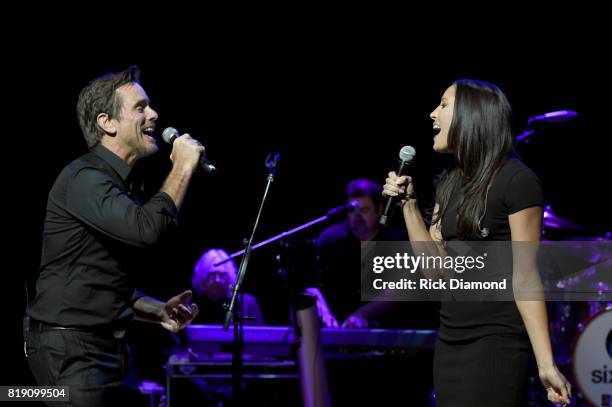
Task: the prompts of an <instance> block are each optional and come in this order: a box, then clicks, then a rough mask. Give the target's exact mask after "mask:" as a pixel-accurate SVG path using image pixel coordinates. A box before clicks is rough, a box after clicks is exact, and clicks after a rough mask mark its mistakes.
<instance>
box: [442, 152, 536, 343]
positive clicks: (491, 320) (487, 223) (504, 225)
mask: <svg viewBox="0 0 612 407" xmlns="http://www.w3.org/2000/svg"><path fill="white" fill-rule="evenodd" d="M458 200H459V195H458V191H454V193H453V195H452V198H451V204H450V205H449V207H448V210H447V211H446V214H445V216H444V219H442V228H441V232H442V236H443V238H444V240H445V241H452V240H458V237H457V221H456V219H457V202H458ZM542 205H544V198H543V193H542V188H541V185H540V182H539V180H538V178H537V177H536V176H535V174H533V172H531V170H529V168H527V167H526V166H525V165H524V164H523V163H521V162H520V161H518V160H516V159H509V160H508V161H507V162H506V164H505V165H504V166H503V167H502V168H501V169H500V170H499V172H498V174H497V176H496V177H495V180H494V181H493V184H492V185H491V188H490V190H489V194H488V199H487V205H486V214H485V217H484V219H483V222H482V225H481V226H482V227H483V228H484V227H486V228H488V229H489V236H487V237H486V240H499V241H510V240H511V236H510V223H509V220H508V216H509V215H511V214H512V213H515V212H518V211H520V210H522V209H525V208H528V207H531V206H542ZM471 240H474V241H476V240H484V239H483V238H482V237H481V236H472V237H471ZM491 334H515V335H523V334H525V327H524V325H523V320H522V319H521V316H520V314H519V312H518V309H517V308H516V304H515V303H514V302H482V303H479V302H457V301H443V302H442V304H441V308H440V337H441V338H442V339H444V340H446V341H465V340H471V339H476V338H479V337H482V336H486V335H491Z"/></svg>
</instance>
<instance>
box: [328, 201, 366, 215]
mask: <svg viewBox="0 0 612 407" xmlns="http://www.w3.org/2000/svg"><path fill="white" fill-rule="evenodd" d="M357 208H359V201H351V202H349V203H347V204H346V205H341V206H338V207H335V208H333V209H330V210H328V211H327V216H328V217H332V216H336V215H342V214H344V213H346V212H350V211H352V210H355V209H357Z"/></svg>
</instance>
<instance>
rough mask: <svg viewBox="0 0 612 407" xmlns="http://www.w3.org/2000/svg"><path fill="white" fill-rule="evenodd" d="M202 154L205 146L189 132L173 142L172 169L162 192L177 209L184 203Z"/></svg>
mask: <svg viewBox="0 0 612 407" xmlns="http://www.w3.org/2000/svg"><path fill="white" fill-rule="evenodd" d="M202 154H204V147H203V146H202V144H200V142H199V141H197V140H195V139H192V138H191V137H190V136H189V134H184V135H182V136H181V137H179V138H177V139H176V140H174V143H173V144H172V154H170V160H172V170H171V171H170V174H168V177H166V180H165V181H164V185H163V186H162V188H161V190H160V192H165V193H167V194H168V195H169V196H170V198H171V199H172V201H174V204H175V205H176V207H177V209H180V208H181V206H182V205H183V200H184V198H185V194H186V193H187V187H188V186H189V182H190V181H191V176H192V175H193V173H194V172H195V170H196V168H197V166H198V162H199V161H200V156H201V155H202Z"/></svg>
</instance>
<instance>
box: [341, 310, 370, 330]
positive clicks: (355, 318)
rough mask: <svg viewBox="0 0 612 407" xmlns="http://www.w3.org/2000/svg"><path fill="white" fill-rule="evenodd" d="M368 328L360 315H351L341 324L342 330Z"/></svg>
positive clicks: (366, 322)
mask: <svg viewBox="0 0 612 407" xmlns="http://www.w3.org/2000/svg"><path fill="white" fill-rule="evenodd" d="M367 327H368V321H367V320H366V319H365V318H363V317H362V316H360V315H357V314H353V315H349V317H348V318H347V319H346V321H344V322H343V323H342V328H358V329H363V328H367Z"/></svg>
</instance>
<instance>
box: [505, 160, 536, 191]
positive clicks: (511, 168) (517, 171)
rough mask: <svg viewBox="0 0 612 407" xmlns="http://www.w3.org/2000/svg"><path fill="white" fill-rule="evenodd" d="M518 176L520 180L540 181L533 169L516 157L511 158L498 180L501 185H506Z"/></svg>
mask: <svg viewBox="0 0 612 407" xmlns="http://www.w3.org/2000/svg"><path fill="white" fill-rule="evenodd" d="M517 176H519V177H520V178H532V179H535V180H538V176H537V175H536V174H535V173H534V172H533V171H532V170H531V168H529V167H528V166H527V165H526V164H525V163H523V162H522V161H521V160H519V159H518V158H515V157H510V158H508V159H507V160H506V162H505V163H504V165H503V166H502V167H501V168H500V170H499V172H498V174H497V177H496V178H497V181H498V182H499V183H502V184H505V183H507V182H510V181H511V180H512V179H513V178H515V177H517Z"/></svg>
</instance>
